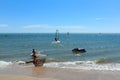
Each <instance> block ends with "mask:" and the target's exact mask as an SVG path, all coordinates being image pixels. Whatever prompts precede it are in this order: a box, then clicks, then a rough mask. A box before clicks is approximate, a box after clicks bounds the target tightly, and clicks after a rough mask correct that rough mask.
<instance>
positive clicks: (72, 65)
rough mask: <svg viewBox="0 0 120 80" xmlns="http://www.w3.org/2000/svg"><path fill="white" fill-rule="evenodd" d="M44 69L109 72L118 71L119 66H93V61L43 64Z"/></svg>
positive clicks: (117, 64) (119, 69)
mask: <svg viewBox="0 0 120 80" xmlns="http://www.w3.org/2000/svg"><path fill="white" fill-rule="evenodd" d="M44 66H46V67H53V68H68V69H78V70H80V69H82V70H110V71H120V64H119V63H116V64H112V63H111V64H95V63H94V61H74V62H51V63H46V64H44Z"/></svg>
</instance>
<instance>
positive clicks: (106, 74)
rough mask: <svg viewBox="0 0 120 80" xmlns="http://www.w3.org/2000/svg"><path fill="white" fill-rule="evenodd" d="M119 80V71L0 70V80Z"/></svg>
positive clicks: (44, 68)
mask: <svg viewBox="0 0 120 80" xmlns="http://www.w3.org/2000/svg"><path fill="white" fill-rule="evenodd" d="M21 79H22V80H120V74H119V71H95V70H94V71H93V70H75V69H72V70H71V69H58V68H47V67H34V66H31V67H23V66H12V67H9V68H4V69H0V80H21Z"/></svg>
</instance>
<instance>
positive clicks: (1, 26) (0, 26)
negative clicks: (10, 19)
mask: <svg viewBox="0 0 120 80" xmlns="http://www.w3.org/2000/svg"><path fill="white" fill-rule="evenodd" d="M7 26H8V25H7V24H0V28H3V27H7Z"/></svg>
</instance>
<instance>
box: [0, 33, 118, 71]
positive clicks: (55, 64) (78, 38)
mask: <svg viewBox="0 0 120 80" xmlns="http://www.w3.org/2000/svg"><path fill="white" fill-rule="evenodd" d="M54 37H55V34H54V33H0V68H4V67H9V66H11V65H16V63H18V62H19V61H23V62H25V61H29V60H32V58H31V55H30V54H32V49H35V50H36V51H38V52H41V53H42V54H46V55H47V57H46V59H47V60H48V62H47V63H45V64H44V66H45V67H52V68H66V69H77V70H81V69H82V70H110V71H120V34H115V33H113V34H112V33H111V34H110V33H109V34H107V33H106V34H103V33H76V34H75V33H70V34H67V33H60V34H59V38H60V43H58V44H56V43H53V41H54ZM74 48H84V49H85V50H86V52H85V53H79V54H77V55H76V54H75V53H73V52H72V49H74ZM18 65H19V64H18ZM31 65H33V64H31ZM20 66H21V65H20ZM24 66H27V64H26V65H24ZM44 66H43V67H44Z"/></svg>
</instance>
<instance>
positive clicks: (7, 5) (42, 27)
mask: <svg viewBox="0 0 120 80" xmlns="http://www.w3.org/2000/svg"><path fill="white" fill-rule="evenodd" d="M119 4H120V0H0V33H54V32H55V31H56V29H57V30H59V32H61V33H67V32H70V33H120V5H119Z"/></svg>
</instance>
